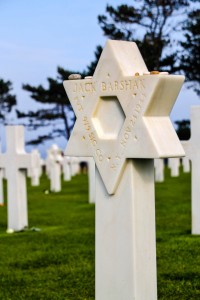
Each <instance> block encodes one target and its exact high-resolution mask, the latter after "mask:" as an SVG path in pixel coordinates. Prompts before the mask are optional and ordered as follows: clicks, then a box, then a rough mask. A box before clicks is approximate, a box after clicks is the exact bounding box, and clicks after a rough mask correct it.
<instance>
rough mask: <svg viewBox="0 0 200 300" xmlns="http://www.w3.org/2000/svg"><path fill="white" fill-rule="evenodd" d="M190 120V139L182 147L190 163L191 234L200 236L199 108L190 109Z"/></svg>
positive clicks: (183, 142)
mask: <svg viewBox="0 0 200 300" xmlns="http://www.w3.org/2000/svg"><path fill="white" fill-rule="evenodd" d="M190 119H191V138H190V140H188V141H182V145H183V147H184V150H185V153H186V156H187V157H188V158H189V159H190V160H191V162H192V173H191V175H192V188H191V189H192V195H191V196H192V199H191V200H192V234H200V184H199V179H200V106H192V107H191V112H190Z"/></svg>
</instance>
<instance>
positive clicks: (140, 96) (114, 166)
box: [64, 40, 184, 194]
mask: <svg viewBox="0 0 200 300" xmlns="http://www.w3.org/2000/svg"><path fill="white" fill-rule="evenodd" d="M147 71H148V70H147V68H146V66H145V63H144V61H143V59H142V56H141V54H140V52H139V50H138V48H137V45H136V44H135V43H133V42H124V41H110V40H109V41H107V43H106V46H105V48H104V50H103V53H102V55H101V57H100V60H99V62H98V65H97V67H96V70H95V73H94V76H93V77H92V78H85V79H83V80H67V81H64V87H65V90H66V93H67V95H68V97H69V99H70V102H71V104H72V107H73V109H74V112H75V114H76V117H77V120H76V123H75V126H74V129H73V132H72V134H71V137H70V139H69V141H68V145H67V151H66V153H65V154H66V155H71V156H93V157H94V160H95V162H96V166H97V168H98V170H99V173H100V175H101V177H102V180H103V182H104V184H105V187H106V189H107V191H108V193H109V194H113V193H115V190H116V188H117V185H118V182H119V180H120V178H121V175H122V173H123V170H124V167H125V165H126V159H127V158H146V159H147V158H162V157H176V156H184V150H183V148H182V146H181V144H180V142H179V140H178V138H177V135H176V133H175V131H174V128H173V126H172V124H171V121H170V119H169V113H170V111H171V109H172V107H173V105H174V103H175V100H176V98H177V95H178V93H179V91H180V89H181V86H182V84H183V81H184V77H183V76H175V75H162V74H159V75H142V74H143V73H146V72H147ZM135 73H138V74H139V76H135ZM138 74H137V75H138Z"/></svg>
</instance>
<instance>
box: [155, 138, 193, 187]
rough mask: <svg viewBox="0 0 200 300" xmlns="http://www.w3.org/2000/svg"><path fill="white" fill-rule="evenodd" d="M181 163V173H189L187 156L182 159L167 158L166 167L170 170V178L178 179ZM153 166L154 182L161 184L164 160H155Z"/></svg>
mask: <svg viewBox="0 0 200 300" xmlns="http://www.w3.org/2000/svg"><path fill="white" fill-rule="evenodd" d="M184 143H185V142H184ZM182 144H183V143H182ZM181 162H182V167H183V173H189V172H190V160H189V158H188V157H187V156H185V157H183V158H182V159H180V158H179V157H173V158H168V160H167V164H166V166H168V168H169V169H170V175H171V177H178V176H179V175H180V166H181ZM154 166H155V182H163V181H164V174H165V162H164V159H162V158H158V159H155V160H154Z"/></svg>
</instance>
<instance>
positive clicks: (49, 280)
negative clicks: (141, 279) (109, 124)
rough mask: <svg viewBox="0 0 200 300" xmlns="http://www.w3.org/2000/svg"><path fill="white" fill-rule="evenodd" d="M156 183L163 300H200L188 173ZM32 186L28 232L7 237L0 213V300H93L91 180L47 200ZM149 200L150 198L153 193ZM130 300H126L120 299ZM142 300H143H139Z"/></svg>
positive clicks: (199, 245) (0, 211)
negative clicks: (89, 195) (35, 229)
mask: <svg viewBox="0 0 200 300" xmlns="http://www.w3.org/2000/svg"><path fill="white" fill-rule="evenodd" d="M165 176H166V180H165V182H164V183H157V184H156V229H157V269H158V299H159V300H161V299H163V300H164V299H165V300H168V299H171V300H175V299H180V300H184V299H185V300H190V299H200V236H191V215H190V214H191V200H190V174H183V173H182V172H181V175H180V177H178V178H170V176H169V171H168V169H166V174H165ZM48 189H49V181H48V180H47V178H46V177H45V176H43V177H42V179H41V185H40V186H39V187H31V186H30V183H29V181H28V198H29V199H28V209H29V227H30V228H32V227H35V228H40V229H41V231H27V232H22V233H15V234H6V222H7V220H6V207H0V258H1V259H0V299H2V300H7V299H11V300H15V299H19V300H21V299H23V300H25V299H33V300H34V299H45V300H47V299H49V300H54V299H55V300H59V299H62V300H65V299H66V300H79V299H81V300H91V299H95V297H94V293H95V290H94V285H95V282H94V280H95V275H94V274H95V269H94V264H95V258H94V256H95V247H94V242H95V229H94V223H95V222H94V220H95V219H94V218H95V214H94V211H95V207H94V205H91V204H90V205H89V204H88V182H87V176H86V175H78V176H76V177H74V178H73V180H72V181H70V182H65V183H64V182H63V189H62V192H60V193H50V194H45V193H44V191H45V190H48ZM147 196H148V195H147ZM122 300H126V299H122ZM136 300H140V299H136ZM146 300H148V299H146Z"/></svg>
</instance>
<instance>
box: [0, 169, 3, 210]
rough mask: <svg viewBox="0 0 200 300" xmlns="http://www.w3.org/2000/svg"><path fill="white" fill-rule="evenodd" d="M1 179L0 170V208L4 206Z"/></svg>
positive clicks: (0, 173)
mask: <svg viewBox="0 0 200 300" xmlns="http://www.w3.org/2000/svg"><path fill="white" fill-rule="evenodd" d="M3 178H4V176H3V169H0V206H3V205H4V193H3Z"/></svg>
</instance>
